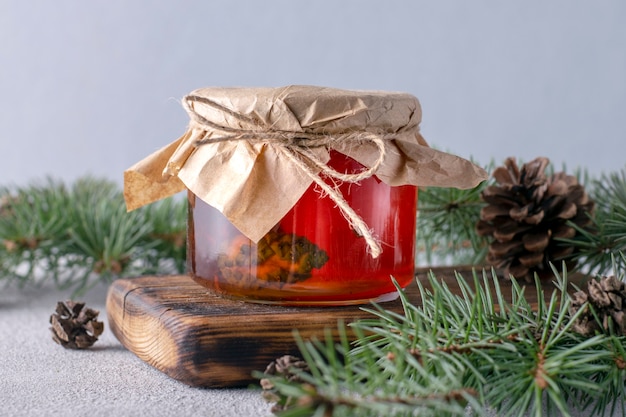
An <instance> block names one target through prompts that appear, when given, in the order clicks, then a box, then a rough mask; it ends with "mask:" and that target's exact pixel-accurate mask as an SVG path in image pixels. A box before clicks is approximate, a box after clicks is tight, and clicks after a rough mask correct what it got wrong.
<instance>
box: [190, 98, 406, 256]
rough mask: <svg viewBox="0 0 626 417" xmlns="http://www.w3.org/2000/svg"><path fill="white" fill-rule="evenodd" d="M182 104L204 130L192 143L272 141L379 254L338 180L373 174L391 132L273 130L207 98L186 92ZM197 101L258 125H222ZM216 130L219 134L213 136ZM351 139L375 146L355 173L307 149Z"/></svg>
mask: <svg viewBox="0 0 626 417" xmlns="http://www.w3.org/2000/svg"><path fill="white" fill-rule="evenodd" d="M182 102H183V106H184V107H185V109H186V110H187V112H188V114H189V115H190V117H191V125H190V128H195V129H200V130H204V131H205V132H206V133H205V134H204V136H203V137H202V138H201V139H198V140H196V141H195V143H194V145H195V146H203V145H207V144H212V143H218V142H229V141H238V140H245V141H248V142H263V143H269V144H272V145H273V147H274V149H275V151H277V152H279V153H282V154H283V155H284V156H285V157H286V158H288V159H289V160H290V161H291V162H293V163H294V164H295V166H297V167H298V168H299V169H300V171H301V172H302V173H304V174H305V175H307V176H309V177H310V178H311V179H312V180H313V182H315V184H317V186H318V187H319V188H320V189H321V190H322V195H327V196H328V197H329V198H330V199H331V200H333V201H334V202H335V204H336V205H337V207H338V208H339V210H340V211H341V213H342V215H343V217H344V218H345V219H346V220H347V222H348V224H349V225H350V227H351V228H352V229H354V231H355V232H356V233H358V234H359V235H360V236H362V237H363V238H364V239H365V242H366V243H367V246H368V248H369V252H370V255H371V256H372V257H373V258H377V257H378V256H379V255H380V254H381V253H382V248H381V246H380V243H379V242H378V240H377V239H376V238H375V237H374V234H373V232H372V230H371V229H370V228H369V227H368V225H367V224H366V223H365V221H364V220H363V219H362V218H361V217H360V216H359V215H358V214H357V213H356V212H355V211H354V210H353V209H352V207H350V205H349V204H348V202H347V201H346V200H345V198H344V197H343V195H342V194H341V192H340V191H339V184H338V182H350V183H356V182H359V181H361V180H364V179H366V178H369V177H371V176H373V175H374V174H376V171H377V170H378V169H379V167H380V166H381V165H382V163H383V161H384V159H385V155H386V147H385V140H388V139H391V138H393V137H394V136H395V135H394V134H390V133H383V134H378V133H373V132H367V131H356V132H355V131H351V132H345V133H333V134H327V133H322V132H296V131H285V130H276V129H273V128H271V127H268V126H260V125H259V124H258V123H256V122H255V121H254V120H253V119H251V118H248V117H246V116H245V115H242V114H240V113H237V112H234V111H232V110H231V109H229V108H227V107H224V106H222V105H220V104H219V103H216V102H214V101H213V100H210V99H208V98H206V97H201V96H196V95H188V96H186V97H185V98H184V99H183V101H182ZM194 102H198V103H202V104H205V105H208V106H211V107H213V108H215V109H217V110H219V111H222V112H224V113H226V114H228V115H229V116H231V117H233V118H235V119H237V120H240V121H242V122H244V123H245V124H246V125H248V126H257V127H258V128H255V129H241V128H233V127H230V126H221V125H219V124H216V123H214V122H212V121H210V120H208V119H206V118H205V117H203V116H201V115H200V114H198V113H197V112H196V111H195V110H194V109H193V107H192V103H194ZM214 133H217V134H218V136H215V135H214ZM338 142H344V143H345V142H354V143H355V144H357V143H366V142H369V143H372V144H374V145H375V146H376V147H377V148H378V157H377V159H376V161H375V162H374V163H373V164H372V165H371V166H370V167H369V168H365V169H363V170H361V171H359V172H356V173H346V172H339V171H337V170H335V169H333V168H331V167H329V166H328V164H327V163H326V162H324V161H322V160H320V159H319V158H318V157H317V156H316V155H315V154H314V153H313V152H311V151H310V150H311V149H312V148H317V147H327V148H332V145H333V144H334V143H338ZM314 168H317V169H318V170H319V173H317V172H316V171H315V169H314ZM320 174H322V175H323V176H325V177H327V178H329V179H330V180H331V182H332V183H333V185H329V184H328V183H327V182H326V181H324V179H323V178H322V177H321V176H320Z"/></svg>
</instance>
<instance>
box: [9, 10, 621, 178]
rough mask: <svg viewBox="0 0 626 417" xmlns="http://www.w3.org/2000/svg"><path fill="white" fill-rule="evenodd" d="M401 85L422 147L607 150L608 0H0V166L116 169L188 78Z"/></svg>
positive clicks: (169, 112) (169, 116) (58, 172)
mask: <svg viewBox="0 0 626 417" xmlns="http://www.w3.org/2000/svg"><path fill="white" fill-rule="evenodd" d="M286 84H316V85H326V86H333V87H340V88H354V89H381V90H396V91H405V92H409V93H412V94H414V95H416V96H417V97H418V98H419V99H420V101H421V102H422V106H423V110H424V120H423V124H422V131H423V133H424V135H425V137H426V138H427V139H428V141H429V142H430V143H431V144H432V145H434V146H437V147H438V148H442V149H446V150H449V151H451V152H453V153H456V154H459V155H462V156H465V157H470V156H472V157H474V158H475V159H476V160H477V161H479V162H481V163H487V162H489V161H490V160H491V159H495V160H496V161H497V162H501V161H502V160H503V159H504V158H506V157H507V156H516V157H518V158H522V159H525V160H528V159H531V158H534V157H535V156H538V155H545V156H548V157H549V158H551V160H552V161H553V162H554V163H555V164H556V165H559V166H560V165H561V164H563V163H566V164H567V167H568V169H569V168H574V167H584V168H587V169H588V170H589V171H590V172H591V173H592V174H594V173H599V172H602V171H604V172H606V171H614V170H619V169H621V168H623V167H624V161H625V157H624V155H625V151H626V146H625V145H624V140H625V139H626V137H625V135H624V121H625V119H626V2H624V1H622V0H606V1H602V0H599V1H582V0H551V1H543V0H528V1H513V0H511V1H496V0H472V1H465V0H456V1H452V0H451V1H425V0H416V1H397V0H386V1H367V0H362V1H357V0H343V1H337V0H334V1H331V0H316V1H295V0H291V1H289V0H283V1H277V0H266V1H240V0H236V1H235V0H233V1H191V0H186V1H173V0H171V1H127V0H108V1H104V0H91V1H79V0H75V1H71V0H56V1H45V0H38V1H35V0H32V1H22V0H0V184H2V185H4V184H8V183H18V184H19V183H25V182H29V181H33V180H37V179H41V178H43V177H45V176H47V175H51V176H54V177H57V178H61V179H63V180H68V181H71V180H73V179H75V178H77V177H78V176H81V175H85V174H92V175H97V176H105V177H109V178H111V179H114V180H116V181H119V182H120V183H121V177H122V173H123V171H124V169H126V168H127V167H128V166H130V165H132V164H133V163H134V162H136V161H137V160H139V159H141V158H143V157H144V156H146V155H148V154H149V153H151V152H152V151H153V150H155V149H157V148H159V147H161V146H163V145H165V144H168V143H170V142H171V141H173V140H174V139H175V138H177V137H178V136H179V135H180V134H181V133H182V132H183V131H184V129H185V125H186V123H187V116H186V115H185V113H184V111H183V110H182V108H181V106H180V104H179V99H180V98H182V97H183V96H184V95H185V94H186V93H188V92H189V91H191V90H193V89H195V88H198V87H204V86H282V85H286Z"/></svg>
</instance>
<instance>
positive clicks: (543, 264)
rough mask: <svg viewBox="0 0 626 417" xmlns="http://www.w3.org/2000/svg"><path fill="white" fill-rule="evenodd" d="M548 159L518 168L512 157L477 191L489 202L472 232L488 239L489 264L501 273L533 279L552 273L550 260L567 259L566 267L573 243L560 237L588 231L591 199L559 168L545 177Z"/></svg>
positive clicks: (571, 236) (568, 263)
mask: <svg viewBox="0 0 626 417" xmlns="http://www.w3.org/2000/svg"><path fill="white" fill-rule="evenodd" d="M549 162H550V161H549V160H548V159H547V158H541V157H540V158H536V159H535V160H533V161H531V162H528V163H526V164H524V165H523V166H522V168H521V169H519V168H518V166H517V163H516V162H515V159H514V158H507V160H506V161H505V164H504V166H502V167H498V168H496V169H495V171H494V172H493V177H494V179H495V180H496V184H495V185H492V186H489V187H487V188H486V189H485V190H484V191H483V192H482V194H481V198H482V199H483V201H485V202H486V203H487V205H486V206H485V207H483V209H482V210H481V213H480V220H479V221H478V223H477V225H476V231H477V233H478V234H479V235H481V236H488V237H491V238H492V241H491V243H490V245H489V253H488V255H487V262H488V263H490V264H491V265H493V266H495V267H497V268H502V269H503V270H504V273H505V275H506V276H507V277H508V276H509V275H513V276H514V277H515V278H516V279H518V280H521V281H526V282H532V281H533V279H534V275H535V273H537V274H538V276H539V277H540V278H547V277H551V268H550V263H556V262H557V261H565V262H566V265H567V267H568V269H570V268H572V267H573V266H574V265H575V262H573V261H572V260H571V257H572V255H573V254H574V248H573V247H572V246H565V245H562V244H560V242H558V241H557V240H556V239H558V238H573V237H574V236H576V234H577V232H576V229H575V228H574V227H572V226H570V224H568V222H572V223H573V224H575V225H577V226H578V227H580V228H583V229H587V228H588V227H589V226H590V225H591V217H590V215H591V214H592V212H593V207H594V203H593V201H591V200H590V199H589V197H588V196H587V193H586V192H585V189H584V187H583V186H582V185H581V184H579V183H578V181H577V180H576V177H574V176H572V175H565V174H564V173H562V172H560V173H557V174H554V175H552V176H550V177H547V176H546V174H545V170H546V167H547V166H548V164H549Z"/></svg>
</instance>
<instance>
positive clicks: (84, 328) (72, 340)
mask: <svg viewBox="0 0 626 417" xmlns="http://www.w3.org/2000/svg"><path fill="white" fill-rule="evenodd" d="M98 314H99V311H97V310H93V309H91V308H85V303H81V302H74V301H65V302H63V301H59V302H58V303H57V307H56V312H55V313H54V314H52V315H51V316H50V324H52V327H51V328H50V330H51V331H52V340H54V341H55V342H57V343H58V344H60V345H61V346H63V347H64V348H68V349H85V348H88V347H90V346H91V345H93V344H94V343H95V342H96V341H97V340H98V336H100V335H101V334H102V332H103V331H104V323H102V322H100V321H98V320H97V318H98Z"/></svg>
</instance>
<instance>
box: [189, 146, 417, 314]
mask: <svg viewBox="0 0 626 417" xmlns="http://www.w3.org/2000/svg"><path fill="white" fill-rule="evenodd" d="M330 154H331V159H330V161H329V163H328V165H329V166H330V167H331V168H334V169H335V170H337V171H339V172H351V173H354V172H359V171H361V170H363V169H364V167H363V166H362V165H361V164H359V163H358V162H356V161H355V160H353V159H351V158H349V157H347V156H344V155H343V154H340V153H338V152H336V151H331V153H330ZM328 181H329V180H328ZM339 190H340V191H341V193H342V195H343V197H344V198H345V200H346V201H347V203H348V204H349V205H350V207H352V208H353V209H354V210H355V212H356V213H357V214H358V215H359V216H360V217H361V218H362V219H363V220H364V221H365V223H366V224H367V225H368V227H369V228H370V229H371V230H372V231H373V235H374V236H375V237H376V238H377V239H378V240H379V241H380V243H381V246H382V248H383V251H382V253H381V254H380V255H379V256H378V257H377V258H373V257H372V256H371V255H370V254H369V252H368V247H367V244H366V242H365V239H363V238H362V237H361V236H358V235H357V233H356V232H355V231H354V230H353V229H352V228H351V227H350V226H349V224H348V222H347V221H346V219H345V218H344V217H343V215H342V213H341V212H340V210H339V209H338V208H337V207H336V205H335V203H334V202H333V201H332V200H331V199H330V198H328V197H325V196H321V195H320V193H319V192H318V190H316V186H315V184H312V185H311V186H310V187H309V189H308V190H307V191H306V192H305V193H304V195H303V196H302V197H301V198H300V200H299V201H298V202H297V203H296V205H295V206H294V207H293V208H292V209H291V210H290V211H289V212H288V213H287V214H286V215H285V216H284V217H283V218H282V220H281V221H280V222H279V223H278V224H276V226H275V227H274V228H273V229H272V230H271V231H270V232H269V233H267V234H266V235H265V236H264V237H263V238H262V239H261V240H260V241H259V242H258V243H254V242H253V241H251V240H250V239H248V238H246V237H245V236H244V235H243V234H242V233H241V232H239V230H238V229H236V228H235V227H234V226H233V225H232V224H231V223H230V222H229V221H228V220H227V219H226V217H225V216H224V215H222V214H221V213H220V212H219V211H218V210H216V209H215V208H213V207H211V206H210V205H208V204H207V203H205V202H204V201H202V200H201V199H199V198H197V197H196V196H195V195H194V194H193V193H192V192H189V193H188V196H189V227H188V251H187V253H188V269H189V271H190V274H191V276H192V277H193V278H194V280H195V281H196V282H198V283H200V284H201V285H203V286H205V287H207V288H209V289H211V290H213V291H215V292H216V293H218V294H219V295H222V296H227V297H231V298H236V299H242V300H245V301H248V302H259V303H268V304H282V305H347V304H361V303H367V302H370V301H375V302H384V301H390V300H393V299H395V298H397V296H398V294H397V291H396V288H395V286H394V285H393V282H392V279H391V278H392V277H393V278H395V280H396V281H397V282H398V284H399V285H400V286H401V287H405V286H407V285H408V284H409V283H410V282H411V281H412V280H413V279H414V269H415V265H414V264H415V232H416V230H415V228H416V210H417V187H416V186H413V185H403V186H397V187H392V186H389V185H387V184H385V183H383V182H382V181H380V180H379V179H378V178H376V176H372V177H370V178H367V179H364V180H362V181H360V182H359V183H356V184H351V183H347V182H345V183H343V184H341V185H340V186H339Z"/></svg>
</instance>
